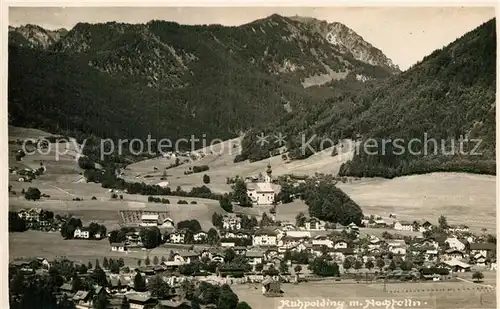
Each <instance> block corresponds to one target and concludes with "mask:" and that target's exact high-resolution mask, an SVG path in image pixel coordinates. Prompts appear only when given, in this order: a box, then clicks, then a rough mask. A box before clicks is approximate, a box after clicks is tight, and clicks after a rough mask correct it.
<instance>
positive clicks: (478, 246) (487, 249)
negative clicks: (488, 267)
mask: <svg viewBox="0 0 500 309" xmlns="http://www.w3.org/2000/svg"><path fill="white" fill-rule="evenodd" d="M470 252H471V253H472V255H476V254H478V253H480V254H482V255H483V256H485V257H488V256H489V255H490V254H492V253H493V252H496V244H491V243H471V244H470Z"/></svg>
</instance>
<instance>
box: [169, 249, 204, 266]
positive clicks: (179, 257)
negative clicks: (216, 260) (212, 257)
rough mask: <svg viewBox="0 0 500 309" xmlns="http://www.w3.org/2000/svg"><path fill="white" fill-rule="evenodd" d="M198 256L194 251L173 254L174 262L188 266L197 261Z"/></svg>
mask: <svg viewBox="0 0 500 309" xmlns="http://www.w3.org/2000/svg"><path fill="white" fill-rule="evenodd" d="M198 258H199V254H198V253H197V252H194V251H181V252H176V253H174V261H175V262H180V263H184V264H189V263H191V262H193V261H196V260H198Z"/></svg>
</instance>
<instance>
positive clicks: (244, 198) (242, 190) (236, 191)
mask: <svg viewBox="0 0 500 309" xmlns="http://www.w3.org/2000/svg"><path fill="white" fill-rule="evenodd" d="M232 189H233V192H232V197H233V200H234V201H235V202H237V203H238V204H239V205H240V206H242V207H251V206H252V201H251V200H250V198H249V197H248V194H247V186H246V184H245V181H244V180H243V179H237V180H236V181H235V183H234V184H233V185H232Z"/></svg>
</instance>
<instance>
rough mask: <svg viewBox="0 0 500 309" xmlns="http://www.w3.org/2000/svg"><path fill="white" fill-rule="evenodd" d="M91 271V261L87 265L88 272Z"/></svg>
mask: <svg viewBox="0 0 500 309" xmlns="http://www.w3.org/2000/svg"><path fill="white" fill-rule="evenodd" d="M89 269H92V263H90V261H89V263H88V264H87V270H89Z"/></svg>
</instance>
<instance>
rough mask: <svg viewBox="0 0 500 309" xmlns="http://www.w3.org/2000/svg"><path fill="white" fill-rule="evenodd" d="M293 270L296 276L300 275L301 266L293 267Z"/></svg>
mask: <svg viewBox="0 0 500 309" xmlns="http://www.w3.org/2000/svg"><path fill="white" fill-rule="evenodd" d="M293 270H294V271H295V273H296V274H298V273H300V272H301V271H302V266H300V265H295V267H294V268H293Z"/></svg>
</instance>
